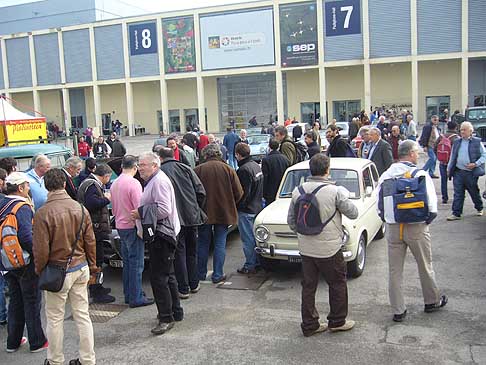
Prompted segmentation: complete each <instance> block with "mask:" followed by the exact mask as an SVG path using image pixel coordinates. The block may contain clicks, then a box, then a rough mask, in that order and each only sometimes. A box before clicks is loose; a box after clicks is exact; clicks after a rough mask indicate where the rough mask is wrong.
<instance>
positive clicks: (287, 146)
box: [280, 136, 297, 166]
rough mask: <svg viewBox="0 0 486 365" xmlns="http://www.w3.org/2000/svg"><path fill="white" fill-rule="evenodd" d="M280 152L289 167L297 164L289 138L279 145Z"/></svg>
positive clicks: (292, 144)
mask: <svg viewBox="0 0 486 365" xmlns="http://www.w3.org/2000/svg"><path fill="white" fill-rule="evenodd" d="M280 152H282V154H283V155H284V156H285V157H286V158H287V160H289V162H290V166H292V165H294V164H295V163H296V162H297V152H296V151H295V146H294V142H293V141H292V138H290V137H289V136H287V137H285V139H284V140H283V141H282V143H280Z"/></svg>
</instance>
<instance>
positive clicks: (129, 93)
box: [125, 81, 135, 137]
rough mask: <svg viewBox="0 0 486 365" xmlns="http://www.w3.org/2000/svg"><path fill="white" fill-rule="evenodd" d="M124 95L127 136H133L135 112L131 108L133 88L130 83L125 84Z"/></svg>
mask: <svg viewBox="0 0 486 365" xmlns="http://www.w3.org/2000/svg"><path fill="white" fill-rule="evenodd" d="M125 94H126V96H127V115H128V135H129V136H130V137H132V136H134V135H135V110H134V108H133V86H132V83H131V82H128V81H127V82H126V83H125Z"/></svg>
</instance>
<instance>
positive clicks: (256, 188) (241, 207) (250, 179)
mask: <svg viewBox="0 0 486 365" xmlns="http://www.w3.org/2000/svg"><path fill="white" fill-rule="evenodd" d="M238 167H239V168H238V171H236V174H237V175H238V178H239V179H240V184H241V187H242V188H243V197H242V198H241V200H240V201H239V202H238V206H237V209H238V211H239V212H243V213H249V214H258V213H260V211H261V210H262V198H263V174H262V170H261V169H260V166H259V165H258V164H257V163H256V162H255V161H253V160H252V159H251V157H247V158H245V159H244V160H241V161H238Z"/></svg>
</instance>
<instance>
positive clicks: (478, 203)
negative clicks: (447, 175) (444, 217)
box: [452, 169, 483, 217]
mask: <svg viewBox="0 0 486 365" xmlns="http://www.w3.org/2000/svg"><path fill="white" fill-rule="evenodd" d="M452 183H453V185H454V201H453V202H452V214H454V215H455V216H456V217H460V216H461V215H462V209H463V207H464V198H465V197H466V191H467V192H468V193H469V195H470V196H471V199H472V201H473V203H474V208H475V209H476V210H483V200H482V199H481V195H480V193H479V187H478V177H474V176H473V173H472V171H466V170H460V169H456V170H455V171H454V176H453V179H452Z"/></svg>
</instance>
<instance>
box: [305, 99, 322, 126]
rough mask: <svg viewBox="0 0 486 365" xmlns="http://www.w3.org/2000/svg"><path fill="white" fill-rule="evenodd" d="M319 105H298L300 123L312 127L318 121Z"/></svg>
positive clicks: (319, 114)
mask: <svg viewBox="0 0 486 365" xmlns="http://www.w3.org/2000/svg"><path fill="white" fill-rule="evenodd" d="M320 116H321V104H320V103H300V119H301V122H302V123H309V124H310V125H313V124H314V122H315V121H316V119H320Z"/></svg>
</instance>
